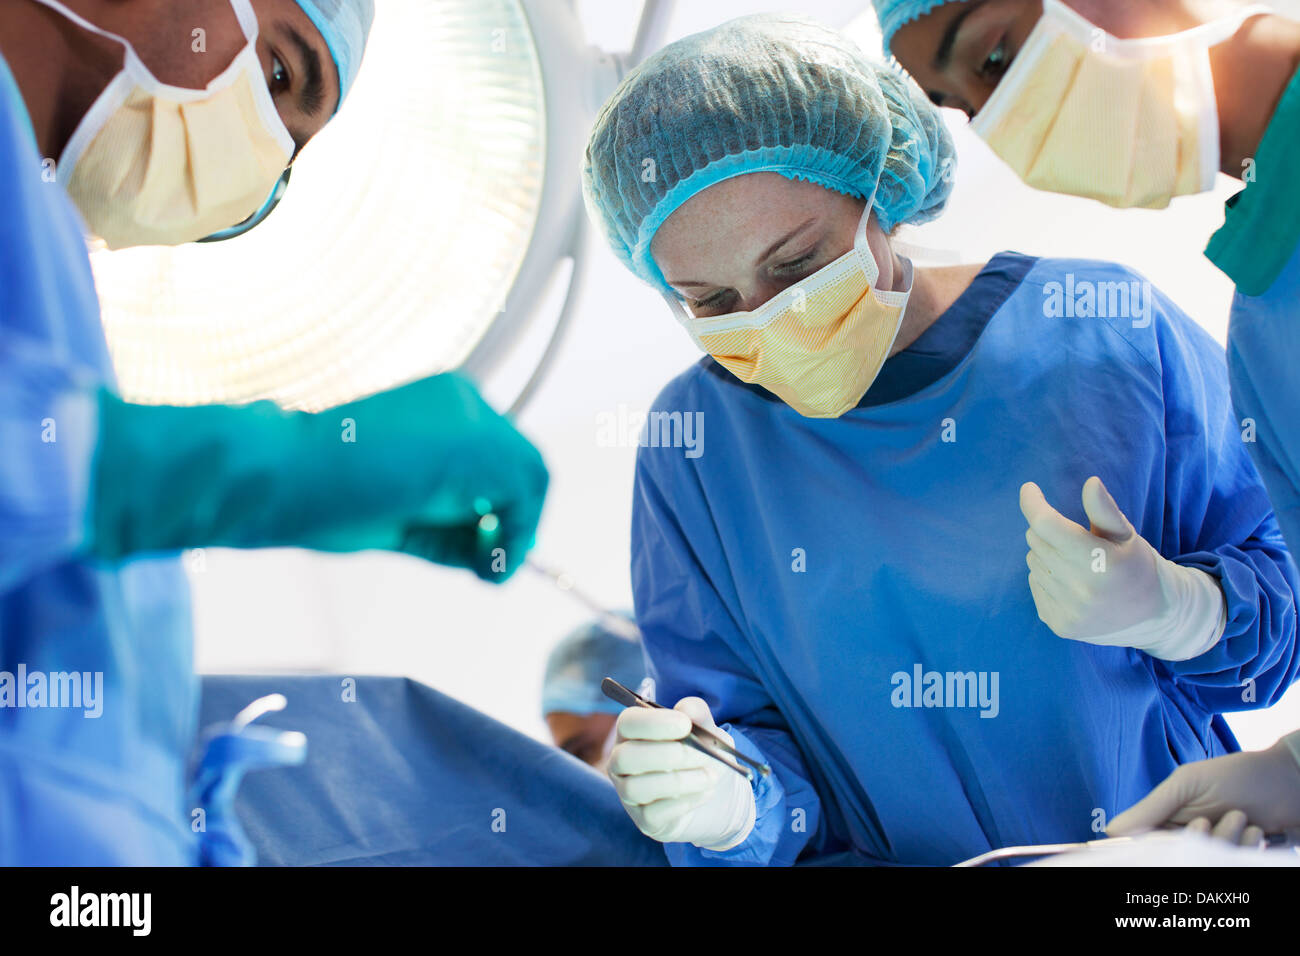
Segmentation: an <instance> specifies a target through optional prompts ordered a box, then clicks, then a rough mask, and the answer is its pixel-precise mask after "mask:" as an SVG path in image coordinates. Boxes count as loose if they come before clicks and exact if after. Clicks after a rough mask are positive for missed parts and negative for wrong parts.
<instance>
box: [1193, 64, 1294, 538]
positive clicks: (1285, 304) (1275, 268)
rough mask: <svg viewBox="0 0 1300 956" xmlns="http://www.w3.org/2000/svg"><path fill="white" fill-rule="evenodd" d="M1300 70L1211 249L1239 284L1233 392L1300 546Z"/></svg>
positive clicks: (1232, 342)
mask: <svg viewBox="0 0 1300 956" xmlns="http://www.w3.org/2000/svg"><path fill="white" fill-rule="evenodd" d="M1297 148H1300V72H1297V73H1296V74H1295V76H1294V77H1292V79H1291V82H1290V83H1289V84H1288V85H1287V88H1286V90H1285V91H1284V92H1283V94H1282V97H1281V99H1280V100H1279V101H1278V104H1277V106H1276V107H1275V108H1274V111H1273V117H1272V119H1271V120H1270V121H1269V124H1268V129H1267V130H1266V131H1265V133H1264V136H1263V138H1262V139H1261V141H1260V144H1259V148H1258V149H1257V150H1256V151H1255V161H1256V166H1257V169H1256V173H1257V174H1256V175H1255V176H1253V177H1252V181H1251V182H1250V183H1249V185H1247V186H1246V188H1245V189H1243V190H1242V191H1241V192H1239V193H1237V195H1235V196H1233V197H1232V199H1230V200H1229V202H1228V207H1227V210H1226V212H1225V221H1224V224H1223V227H1222V228H1221V229H1220V230H1219V231H1218V232H1216V233H1215V234H1214V236H1213V237H1212V238H1211V240H1210V245H1209V247H1208V248H1207V249H1206V254H1207V255H1208V256H1209V257H1210V259H1211V260H1212V261H1213V262H1214V263H1215V264H1216V265H1217V266H1219V268H1221V269H1222V270H1223V271H1224V272H1226V273H1227V274H1228V276H1229V277H1231V278H1232V280H1233V281H1234V282H1235V283H1236V285H1237V292H1236V295H1235V296H1234V297H1233V300H1232V320H1231V322H1230V323H1229V325H1228V369H1229V378H1230V380H1231V382H1232V399H1233V403H1234V404H1235V405H1236V408H1237V414H1238V417H1239V418H1240V425H1241V432H1242V437H1243V439H1245V440H1246V441H1247V444H1248V446H1249V448H1250V451H1251V454H1252V455H1253V456H1254V458H1255V464H1256V465H1257V466H1258V467H1259V471H1260V475H1261V476H1262V477H1263V479H1264V485H1265V487H1267V488H1268V492H1269V495H1270V496H1271V498H1272V501H1273V507H1274V509H1275V510H1276V511H1277V520H1278V524H1280V525H1281V526H1282V532H1283V534H1284V535H1285V536H1286V540H1287V543H1288V544H1289V545H1290V546H1291V547H1293V548H1294V547H1300V387H1297V383H1300V189H1297V188H1296V183H1295V175H1294V166H1295V154H1296V149H1297Z"/></svg>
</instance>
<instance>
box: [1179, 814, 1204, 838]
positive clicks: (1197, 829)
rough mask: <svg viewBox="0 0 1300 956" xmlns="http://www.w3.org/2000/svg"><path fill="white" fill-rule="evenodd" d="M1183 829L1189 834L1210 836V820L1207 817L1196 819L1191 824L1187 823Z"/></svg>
mask: <svg viewBox="0 0 1300 956" xmlns="http://www.w3.org/2000/svg"><path fill="white" fill-rule="evenodd" d="M1185 829H1186V830H1187V831H1188V832H1189V833H1199V834H1201V835H1202V836H1209V835H1210V819H1209V817H1197V818H1196V819H1195V820H1192V821H1191V822H1189V823H1188V824H1187V826H1186V827H1185Z"/></svg>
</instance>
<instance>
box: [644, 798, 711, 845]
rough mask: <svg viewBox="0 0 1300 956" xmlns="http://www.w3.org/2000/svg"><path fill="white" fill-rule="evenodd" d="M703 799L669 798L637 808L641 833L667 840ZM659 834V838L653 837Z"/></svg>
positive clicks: (654, 837)
mask: <svg viewBox="0 0 1300 956" xmlns="http://www.w3.org/2000/svg"><path fill="white" fill-rule="evenodd" d="M703 799H704V798H703V797H702V796H701V795H699V794H693V795H691V796H686V797H671V798H669V799H667V800H656V801H655V802H654V803H650V804H647V805H646V806H644V807H638V808H637V811H636V812H637V814H638V815H639V816H640V818H641V820H640V823H639V826H640V827H641V832H642V833H645V834H646V835H647V836H650V837H652V838H653V839H656V840H658V839H660V838H661V837H664V838H667V837H671V836H673V835H675V834H676V833H677V832H678V831H679V828H680V827H681V824H682V821H683V819H684V818H686V817H689V816H690V815H691V813H692V812H694V811H695V810H696V808H698V807H699V806H700V804H701V803H702V802H703ZM655 834H659V835H660V836H655Z"/></svg>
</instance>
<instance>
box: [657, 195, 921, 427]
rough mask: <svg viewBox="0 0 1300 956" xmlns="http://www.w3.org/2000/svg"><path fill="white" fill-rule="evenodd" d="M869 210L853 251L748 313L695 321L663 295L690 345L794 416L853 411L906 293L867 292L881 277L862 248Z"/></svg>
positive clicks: (897, 324)
mask: <svg viewBox="0 0 1300 956" xmlns="http://www.w3.org/2000/svg"><path fill="white" fill-rule="evenodd" d="M870 216H871V203H870V202H868V203H867V208H866V210H865V211H864V212H863V214H862V221H861V222H860V223H859V224H858V232H857V236H856V238H855V239H854V243H853V249H852V250H851V251H849V252H847V253H845V254H844V255H843V256H840V258H838V259H836V260H835V261H834V262H832V263H830V264H829V265H827V266H825V267H823V268H821V269H819V270H817V271H816V272H815V273H813V274H812V275H810V276H808V277H807V278H806V279H803V280H802V281H800V282H796V283H795V284H794V285H791V286H789V287H787V288H785V289H783V290H782V291H781V292H779V293H778V294H777V295H775V296H773V297H772V298H771V299H769V300H768V301H767V302H765V303H763V305H761V306H760V307H759V308H757V309H755V310H754V311H752V312H731V313H728V314H727V315H719V316H710V317H707V318H697V317H695V316H692V315H690V314H689V313H688V312H687V311H686V308H685V307H684V306H683V305H682V303H681V301H680V300H678V299H677V298H675V297H674V296H671V295H667V294H665V298H666V299H667V300H668V302H669V304H670V305H671V306H672V308H673V311H674V312H675V313H676V314H677V317H678V320H679V321H680V322H681V323H682V324H683V325H684V326H685V328H686V331H687V332H689V333H690V335H691V337H692V338H693V339H694V340H695V342H696V344H698V345H699V346H700V348H702V349H703V350H704V351H706V352H708V353H709V354H710V355H712V356H713V358H714V359H716V360H717V362H718V364H720V365H721V366H722V367H723V368H725V369H727V370H728V371H729V372H731V374H733V375H735V376H736V378H738V379H740V380H741V381H742V382H749V383H752V384H757V385H761V386H763V387H764V388H765V389H767V390H768V391H769V392H771V393H772V394H774V395H776V396H777V397H778V398H780V399H781V400H782V401H784V402H785V403H786V404H787V405H789V406H790V407H791V408H793V409H794V410H795V411H796V412H798V413H799V414H800V415H803V416H805V417H808V418H839V417H840V416H841V415H843V414H844V413H845V412H847V411H849V410H850V409H853V408H855V407H856V406H857V404H858V402H860V401H862V396H864V395H865V394H866V393H867V389H869V388H870V387H871V383H872V382H874V381H875V380H876V376H877V375H879V374H880V369H881V367H883V366H884V364H885V360H886V359H887V358H889V352H890V350H891V349H892V348H893V347H894V340H895V339H896V338H897V337H898V330H899V328H901V326H902V324H903V313H904V311H905V310H906V308H907V300H908V297H909V296H910V295H911V292H912V264H911V262H909V261H908V260H907V259H901V262H902V263H903V276H902V283H901V284H902V285H903V290H902V291H891V292H882V291H878V290H876V289H875V288H874V285H875V282H876V280H877V278H878V277H879V275H880V269H879V267H878V266H877V265H876V260H875V257H874V256H873V255H872V253H871V247H870V246H869V245H868V244H867V222H868V220H869V219H870Z"/></svg>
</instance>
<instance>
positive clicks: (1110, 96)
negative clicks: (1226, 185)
mask: <svg viewBox="0 0 1300 956" xmlns="http://www.w3.org/2000/svg"><path fill="white" fill-rule="evenodd" d="M1266 12H1268V8H1267V7H1263V6H1248V7H1243V8H1242V9H1240V10H1237V11H1234V12H1233V13H1232V14H1231V15H1230V16H1228V17H1225V18H1223V19H1221V20H1216V21H1214V22H1212V23H1207V24H1204V25H1202V26H1199V27H1196V28H1194V29H1191V30H1187V31H1185V32H1183V33H1177V34H1174V35H1172V36H1165V37H1153V38H1150V39H1136V40H1121V39H1117V38H1116V37H1113V36H1111V35H1110V34H1108V33H1106V32H1104V31H1103V30H1101V29H1099V28H1098V27H1096V26H1094V25H1093V24H1092V23H1090V22H1089V21H1088V20H1085V19H1084V18H1083V17H1081V16H1080V15H1079V14H1077V13H1075V12H1074V11H1073V10H1071V9H1070V8H1069V7H1067V6H1066V5H1065V4H1064V3H1062V2H1060V0H1043V15H1042V18H1041V19H1040V20H1039V21H1038V23H1037V25H1036V26H1035V27H1034V29H1033V31H1032V32H1031V33H1030V34H1029V37H1028V38H1027V39H1026V41H1025V45H1024V47H1023V48H1022V49H1021V50H1020V52H1019V53H1018V54H1017V55H1016V58H1015V62H1013V63H1012V64H1011V68H1010V69H1008V70H1007V72H1006V75H1005V76H1004V77H1003V78H1002V81H1001V82H1000V83H999V84H998V86H997V89H996V90H994V92H993V95H992V96H991V97H989V100H988V102H987V103H985V105H984V108H983V109H982V110H980V112H979V114H978V115H977V116H976V117H975V119H974V121H973V122H972V124H971V129H972V130H973V131H974V132H975V134H976V135H977V136H979V137H980V138H981V139H983V140H984V141H985V142H986V143H988V144H989V146H990V147H992V149H993V152H995V153H997V155H998V156H1000V157H1001V158H1002V159H1003V160H1004V161H1005V162H1006V163H1007V164H1008V165H1009V166H1010V167H1011V168H1012V169H1014V170H1015V171H1016V173H1017V174H1018V175H1019V176H1020V178H1021V179H1023V180H1024V181H1025V182H1026V183H1027V184H1028V185H1030V186H1033V187H1034V188H1036V189H1043V190H1047V191H1048V192H1056V193H1068V194H1070V195H1074V196H1085V197H1087V198H1090V199H1097V200H1100V201H1101V202H1104V203H1106V204H1107V205H1109V206H1116V207H1121V208H1125V207H1131V206H1139V207H1143V208H1148V209H1163V208H1164V207H1165V206H1168V205H1169V201H1170V200H1171V199H1172V198H1173V197H1174V196H1185V195H1188V194H1190V193H1198V192H1205V191H1206V190H1209V189H1212V188H1213V187H1214V178H1215V175H1216V174H1217V173H1218V171H1219V115H1218V106H1217V103H1216V101H1215V96H1214V77H1213V76H1212V75H1211V73H1210V49H1211V48H1212V47H1214V46H1215V45H1217V44H1219V43H1221V42H1223V41H1224V40H1227V39H1228V38H1229V37H1231V36H1232V35H1233V34H1235V33H1236V32H1237V30H1238V29H1240V28H1241V24H1242V23H1244V22H1245V21H1246V19H1248V18H1249V17H1251V16H1255V15H1256V14H1259V13H1266Z"/></svg>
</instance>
